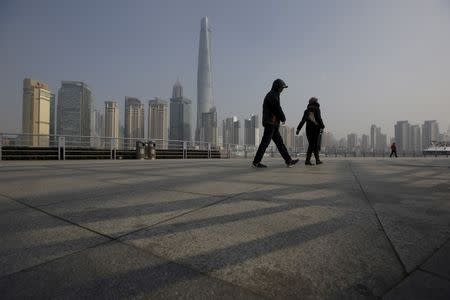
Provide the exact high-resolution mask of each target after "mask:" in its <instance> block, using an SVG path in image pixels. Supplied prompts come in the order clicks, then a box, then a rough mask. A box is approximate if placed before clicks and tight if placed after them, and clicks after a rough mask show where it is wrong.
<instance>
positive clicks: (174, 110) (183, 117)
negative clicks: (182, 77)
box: [169, 80, 192, 148]
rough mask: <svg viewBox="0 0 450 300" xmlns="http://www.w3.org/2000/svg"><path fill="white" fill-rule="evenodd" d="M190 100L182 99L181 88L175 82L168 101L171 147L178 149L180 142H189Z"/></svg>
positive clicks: (178, 83) (179, 84)
mask: <svg viewBox="0 0 450 300" xmlns="http://www.w3.org/2000/svg"><path fill="white" fill-rule="evenodd" d="M191 103H192V102H191V100H189V99H187V98H184V97H183V86H182V85H181V83H180V82H179V81H178V80H177V82H176V83H175V85H174V86H173V90H172V98H171V99H170V130H169V137H170V140H172V141H174V142H173V147H175V148H179V147H180V146H181V145H180V142H175V141H190V140H191Z"/></svg>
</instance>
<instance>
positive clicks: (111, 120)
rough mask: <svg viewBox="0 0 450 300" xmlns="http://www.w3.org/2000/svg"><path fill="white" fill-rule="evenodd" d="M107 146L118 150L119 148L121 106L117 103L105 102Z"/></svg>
mask: <svg viewBox="0 0 450 300" xmlns="http://www.w3.org/2000/svg"><path fill="white" fill-rule="evenodd" d="M105 137H107V138H112V139H107V140H106V144H107V145H110V146H111V148H114V149H116V148H117V147H118V146H119V140H118V139H119V105H118V104H117V102H116V101H105Z"/></svg>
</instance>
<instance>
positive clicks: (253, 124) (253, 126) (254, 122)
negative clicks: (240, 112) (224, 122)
mask: <svg viewBox="0 0 450 300" xmlns="http://www.w3.org/2000/svg"><path fill="white" fill-rule="evenodd" d="M258 119H259V118H258V116H257V115H252V116H251V117H250V119H246V120H245V121H244V145H249V146H257V143H258V142H259V121H258Z"/></svg>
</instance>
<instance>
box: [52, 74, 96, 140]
mask: <svg viewBox="0 0 450 300" xmlns="http://www.w3.org/2000/svg"><path fill="white" fill-rule="evenodd" d="M56 118H57V128H56V129H57V132H58V134H59V135H65V136H66V141H70V140H74V141H76V142H79V141H80V138H79V137H80V136H84V137H88V136H91V135H92V132H91V129H92V128H91V118H92V92H91V89H90V88H89V86H88V85H87V84H86V83H84V82H80V81H62V82H61V88H60V89H59V91H58V103H57V115H56ZM70 136H73V137H74V138H73V137H70Z"/></svg>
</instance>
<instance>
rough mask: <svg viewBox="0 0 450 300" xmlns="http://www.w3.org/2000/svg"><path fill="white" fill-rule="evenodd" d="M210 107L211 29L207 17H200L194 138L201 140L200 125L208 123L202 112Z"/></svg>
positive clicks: (211, 107)
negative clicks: (204, 119) (203, 118)
mask: <svg viewBox="0 0 450 300" xmlns="http://www.w3.org/2000/svg"><path fill="white" fill-rule="evenodd" d="M212 109H213V92H212V75H211V29H210V28H209V21H208V17H204V18H202V19H201V25H200V43H199V50H198V70H197V129H196V134H195V139H196V140H200V141H202V140H201V139H200V137H201V131H202V125H203V124H204V123H208V122H203V120H202V116H203V114H204V113H207V114H210V113H211V112H212ZM214 111H215V109H214ZM208 116H209V115H208ZM216 123H217V122H216ZM216 130H217V128H216ZM206 131H209V129H208V128H203V132H204V133H205V132H206ZM203 136H205V135H203ZM214 143H216V138H214Z"/></svg>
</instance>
